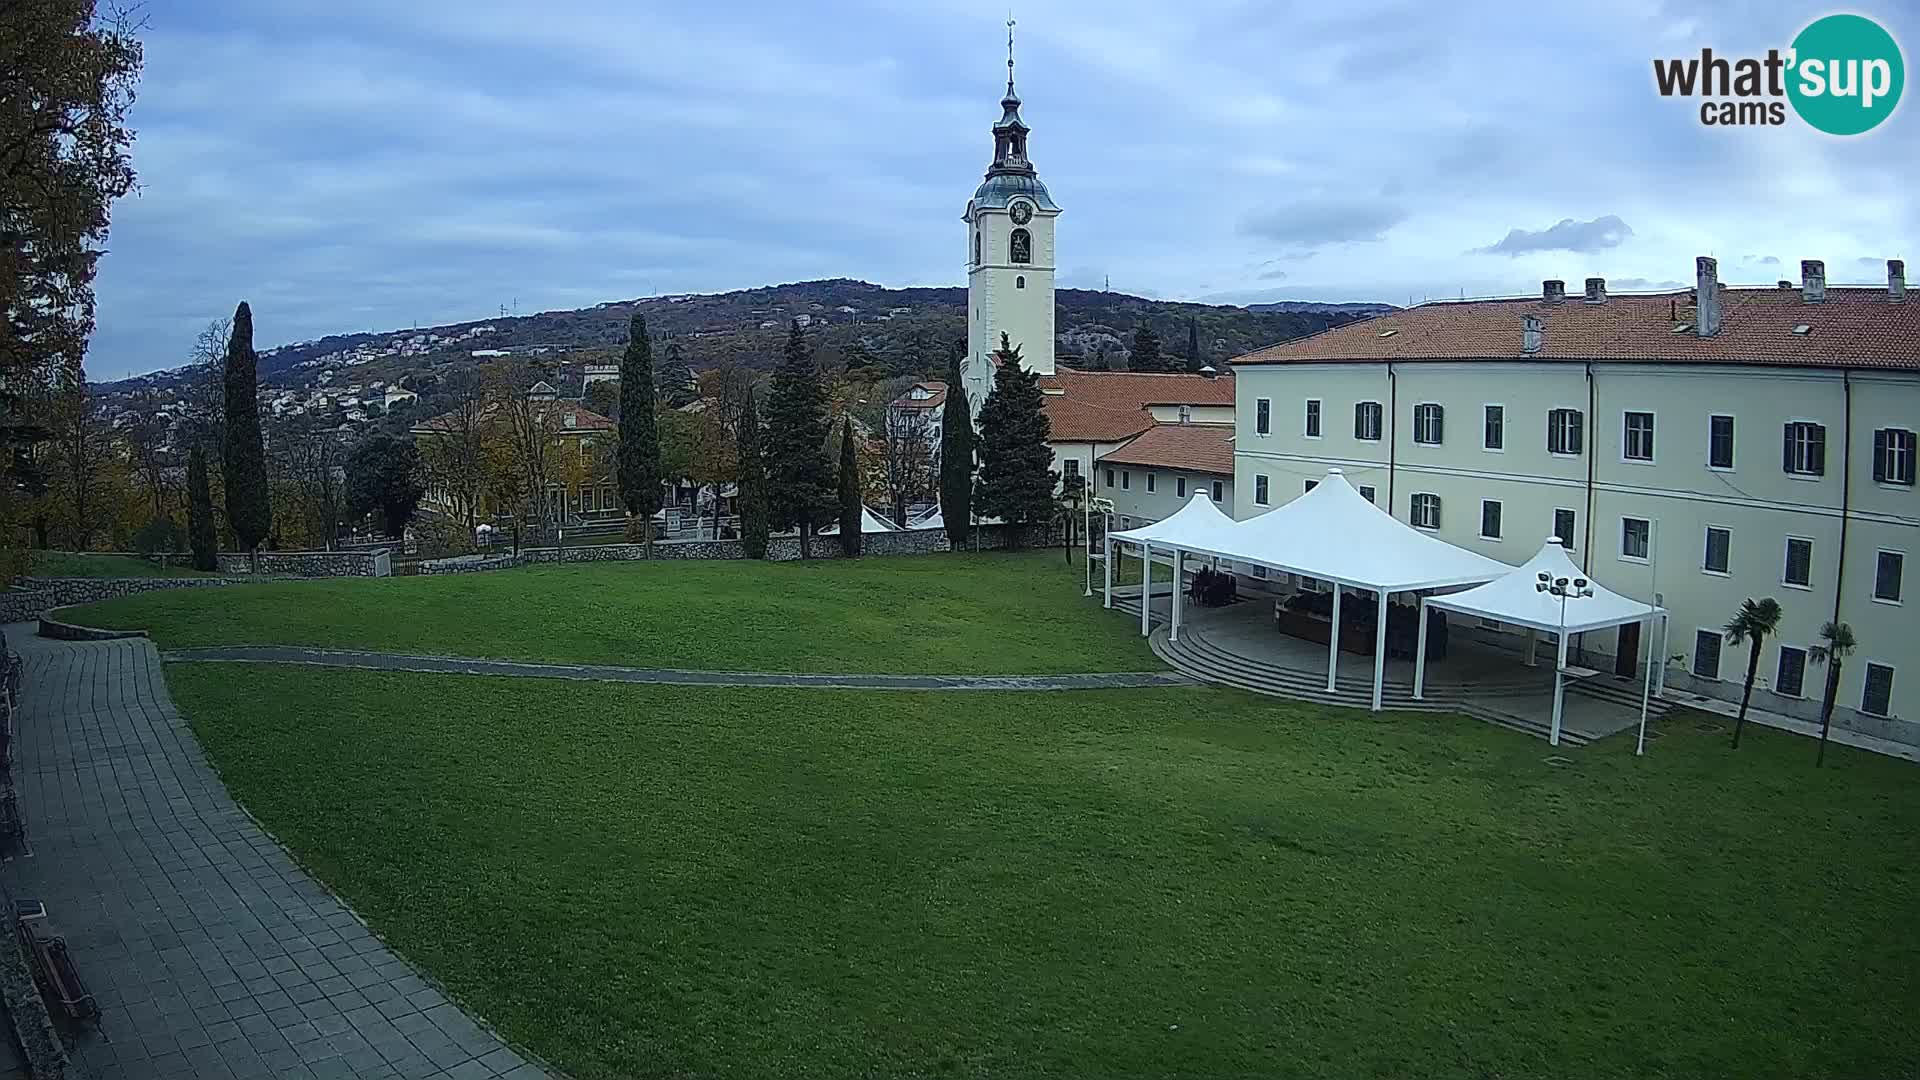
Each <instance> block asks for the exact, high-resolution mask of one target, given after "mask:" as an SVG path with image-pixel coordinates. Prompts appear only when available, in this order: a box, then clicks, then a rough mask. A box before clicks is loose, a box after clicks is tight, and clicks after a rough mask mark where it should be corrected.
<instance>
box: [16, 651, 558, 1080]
mask: <svg viewBox="0 0 1920 1080" xmlns="http://www.w3.org/2000/svg"><path fill="white" fill-rule="evenodd" d="M7 640H8V643H9V644H11V645H12V647H13V648H14V649H15V650H16V651H17V652H19V653H20V654H21V655H22V657H23V658H24V660H25V662H26V671H25V683H24V686H23V688H22V696H23V701H22V706H21V710H20V713H19V715H18V716H17V718H16V725H17V726H16V740H17V741H16V744H15V754H14V773H15V777H16V783H17V787H18V791H19V796H20V805H21V811H22V813H23V814H24V816H25V818H26V822H27V842H28V845H29V847H30V854H28V855H26V856H25V857H21V858H16V859H14V860H12V861H10V862H8V863H6V864H4V866H0V885H4V887H5V889H6V891H7V893H9V894H10V895H11V896H15V897H19V896H30V897H35V898H38V899H40V900H43V901H44V902H45V903H46V905H47V908H48V911H49V914H50V915H51V917H52V920H53V921H54V923H55V924H56V926H57V928H58V929H59V930H60V931H61V932H63V933H64V934H65V935H66V938H67V944H68V946H69V948H70V949H71V951H72V955H73V960H74V963H75V964H76V966H77V967H78V968H79V970H80V974H81V977H82V978H83V979H84V980H86V983H87V986H88V989H90V990H92V991H93V993H94V994H95V996H96V997H97V998H98V1000H99V1003H100V1010H101V1017H100V1020H99V1023H98V1024H97V1026H88V1027H83V1028H81V1029H79V1033H78V1037H77V1045H76V1046H74V1047H73V1048H72V1054H73V1065H72V1067H71V1068H70V1069H69V1071H68V1075H69V1076H79V1077H100V1078H105V1077H125V1078H129V1080H132V1078H142V1077H177V1076H194V1077H262V1076H281V1077H345V1076H358V1077H430V1076H444V1077H462V1078H464V1077H492V1076H506V1077H511V1078H513V1080H530V1078H536V1077H543V1076H545V1075H546V1074H545V1073H543V1072H541V1071H540V1070H539V1069H537V1068H536V1067H535V1066H533V1065H531V1064H529V1063H527V1062H526V1061H524V1060H523V1059H522V1058H521V1057H520V1056H519V1055H517V1054H515V1053H514V1052H513V1051H512V1050H510V1049H508V1048H507V1047H505V1046H504V1045H502V1044H501V1043H500V1041H499V1040H498V1039H497V1038H495V1037H494V1036H493V1035H492V1034H491V1033H489V1032H488V1031H486V1030H485V1029H483V1028H482V1027H481V1026H480V1025H479V1024H477V1023H475V1022H474V1021H473V1020H472V1019H471V1018H469V1017H468V1016H467V1015H466V1014H465V1013H463V1012H462V1011H461V1010H460V1009H459V1008H458V1007H456V1006H454V1005H453V1004H451V1003H449V1002H448V1001H447V1000H446V998H444V997H442V996H441V994H440V992H439V991H438V990H436V989H434V988H433V987H432V986H430V985H428V984H427V983H426V981H424V980H423V979H422V978H421V976H420V974H419V972H417V971H416V970H415V969H414V968H412V967H411V966H410V965H408V964H407V963H406V962H405V961H403V960H401V959H399V958H398V957H396V956H395V955H394V954H393V953H392V952H390V951H388V949H387V948H386V947H385V946H384V945H382V944H381V942H380V941H379V939H377V938H376V937H374V936H373V934H372V933H370V932H369V931H368V930H367V928H366V927H365V926H363V925H362V924H361V923H360V921H359V919H357V918H356V917H355V916H354V915H353V913H352V912H350V911H348V910H347V908H346V907H345V906H344V905H342V904H341V903H340V901H339V900H337V899H335V898H334V897H333V896H332V895H331V894H330V893H328V892H327V890H326V889H325V888H323V887H322V886H321V885H320V884H319V883H318V882H316V881H314V880H313V879H312V878H311V877H309V876H307V874H306V873H304V872H303V871H301V870H300V868H299V867H297V866H296V865H294V863H293V861H292V860H291V859H290V858H289V857H288V856H287V854H286V852H284V851H283V850H281V848H280V847H279V845H277V844H276V843H274V841H273V840H272V839H271V838H270V837H268V836H267V835H266V834H265V833H264V832H263V831H261V829H260V827H259V826H258V825H256V824H254V822H253V820H252V819H251V818H249V817H248V816H247V815H246V814H245V813H244V812H242V811H241V810H240V808H239V807H238V806H236V805H235V804H234V802H233V800H232V799H231V798H230V797H229V796H228V794H227V791H226V788H225V787H224V786H222V785H221V783H220V780H219V778H218V777H217V776H216V775H215V774H214V772H213V770H212V768H211V767H210V766H209V765H208V764H207V760H206V757H205V756H204V755H203V754H202V753H201V750H200V746H199V744H198V743H197V742H196V741H195V740H194V738H193V735H192V733H191V732H190V731H189V730H188V728H187V726H186V725H185V724H184V723H183V722H182V721H181V719H180V715H179V713H178V712H176V711H175V710H174V707H173V703H172V701H171V699H170V698H169V697H168V695H167V690H166V684H165V683H164V682H162V681H161V678H160V658H159V655H158V653H156V652H155V651H154V648H153V646H152V644H151V643H150V642H148V641H147V640H145V639H144V638H139V639H123V640H119V641H100V642H56V641H49V640H46V639H42V638H37V637H34V636H32V628H31V627H28V626H9V627H7Z"/></svg>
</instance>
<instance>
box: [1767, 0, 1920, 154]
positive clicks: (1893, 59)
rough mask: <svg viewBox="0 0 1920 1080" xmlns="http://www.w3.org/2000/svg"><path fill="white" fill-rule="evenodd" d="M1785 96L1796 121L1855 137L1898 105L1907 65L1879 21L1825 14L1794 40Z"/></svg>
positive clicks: (1883, 118) (1870, 128)
mask: <svg viewBox="0 0 1920 1080" xmlns="http://www.w3.org/2000/svg"><path fill="white" fill-rule="evenodd" d="M1791 63H1792V65H1793V67H1792V73H1791V75H1790V76H1789V77H1788V80H1787V98H1788V100H1790V101H1792V102H1793V111H1794V112H1797V113H1799V114H1800V119H1802V120H1805V121H1806V122H1807V123H1809V124H1812V125H1813V126H1814V127H1815V128H1817V129H1819V130H1821V131H1824V132H1826V133H1827V134H1829V135H1858V134H1860V133H1862V132H1865V131H1871V130H1873V129H1874V128H1875V127H1877V126H1879V124H1880V121H1882V120H1885V119H1886V118H1887V117H1889V116H1892V115H1893V110H1894V106H1896V105H1898V104H1900V91H1901V89H1902V88H1903V87H1905V86H1906V82H1907V70H1906V64H1905V63H1904V62H1903V61H1902V60H1901V58H1900V46H1899V45H1897V44H1895V43H1894V40H1893V35H1892V34H1889V33H1887V32H1886V30H1885V29H1883V28H1882V27H1881V26H1880V24H1879V23H1877V22H1874V21H1873V20H1872V19H1868V18H1865V17H1863V16H1860V15H1828V16H1826V17H1825V18H1822V19H1816V20H1814V21H1813V22H1811V23H1809V24H1807V28H1806V29H1805V30H1802V31H1800V35H1799V36H1798V37H1796V38H1794V39H1793V59H1792V61H1791Z"/></svg>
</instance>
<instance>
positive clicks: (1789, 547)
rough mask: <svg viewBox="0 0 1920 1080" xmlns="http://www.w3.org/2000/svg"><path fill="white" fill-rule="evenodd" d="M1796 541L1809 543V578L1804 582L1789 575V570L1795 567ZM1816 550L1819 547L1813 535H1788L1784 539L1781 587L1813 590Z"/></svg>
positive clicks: (1781, 558)
mask: <svg viewBox="0 0 1920 1080" xmlns="http://www.w3.org/2000/svg"><path fill="white" fill-rule="evenodd" d="M1795 543H1802V544H1805V545H1807V580H1806V581H1804V582H1801V581H1792V580H1789V579H1788V576H1787V574H1788V571H1790V570H1792V569H1793V545H1794V544H1795ZM1816 550H1818V549H1817V548H1816V546H1815V544H1814V540H1813V537H1811V536H1788V537H1787V538H1786V539H1785V540H1784V541H1782V542H1781V546H1780V587H1781V588H1784V589H1806V590H1807V591H1809V592H1811V591H1812V590H1813V555H1814V552H1815V551H1816Z"/></svg>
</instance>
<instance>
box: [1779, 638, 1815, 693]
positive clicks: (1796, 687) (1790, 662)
mask: <svg viewBox="0 0 1920 1080" xmlns="http://www.w3.org/2000/svg"><path fill="white" fill-rule="evenodd" d="M1806 682H1807V650H1805V649H1796V648H1794V647H1793V646H1791V645H1782V646H1780V667H1779V670H1778V671H1777V672H1775V674H1774V677H1773V692H1774V693H1776V694H1780V695H1782V696H1785V697H1799V696H1800V695H1801V694H1802V693H1804V692H1805V689H1806Z"/></svg>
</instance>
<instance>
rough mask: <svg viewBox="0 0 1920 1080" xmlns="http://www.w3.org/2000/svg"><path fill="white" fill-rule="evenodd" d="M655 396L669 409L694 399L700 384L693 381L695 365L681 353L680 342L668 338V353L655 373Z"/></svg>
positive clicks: (676, 407)
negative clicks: (688, 361) (689, 362)
mask: <svg viewBox="0 0 1920 1080" xmlns="http://www.w3.org/2000/svg"><path fill="white" fill-rule="evenodd" d="M653 390H654V396H655V397H656V398H658V399H659V401H660V403H661V404H663V405H665V406H666V407H667V408H669V409H678V408H680V407H681V406H683V405H686V404H688V403H690V402H692V401H693V399H694V398H695V397H696V396H697V395H698V394H699V386H698V384H696V383H695V382H694V381H693V367H692V365H690V364H688V363H687V358H686V357H684V356H682V355H680V343H679V342H678V341H675V340H673V339H672V338H668V339H667V351H666V355H665V356H662V357H661V358H660V366H659V367H658V368H656V369H654V373H653Z"/></svg>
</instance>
